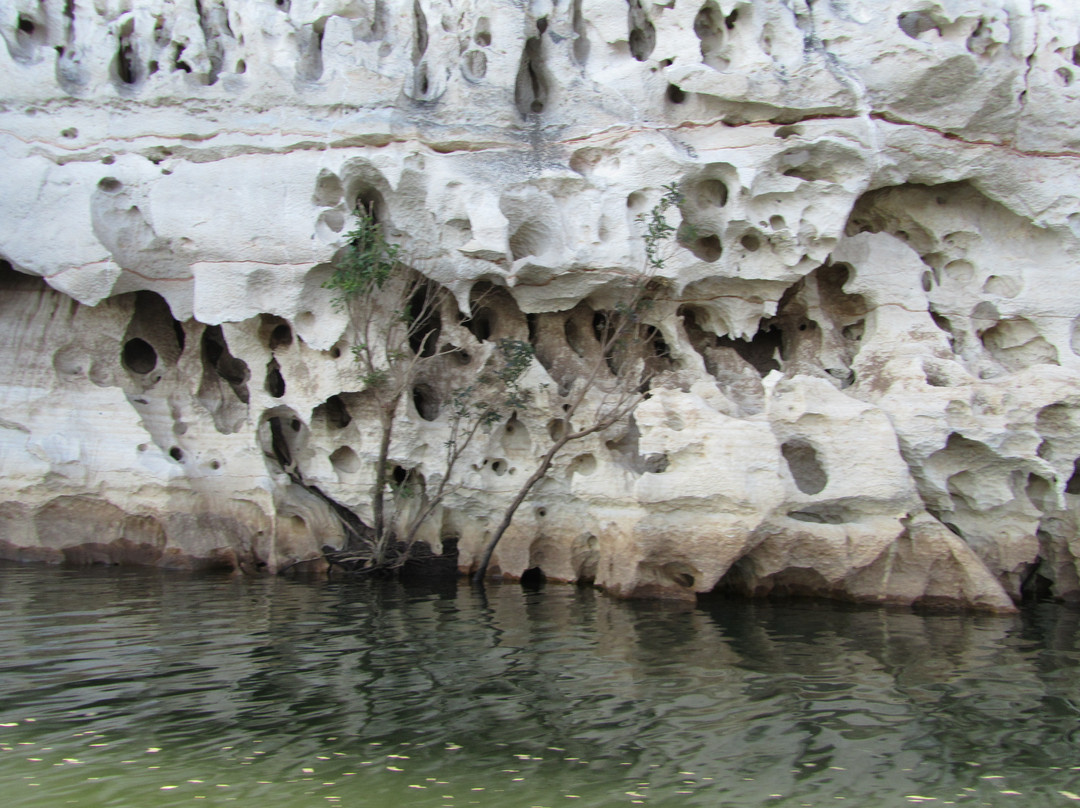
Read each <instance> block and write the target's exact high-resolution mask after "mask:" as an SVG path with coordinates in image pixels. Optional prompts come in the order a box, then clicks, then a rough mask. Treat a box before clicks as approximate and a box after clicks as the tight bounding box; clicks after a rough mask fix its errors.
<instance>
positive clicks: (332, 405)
mask: <svg viewBox="0 0 1080 808" xmlns="http://www.w3.org/2000/svg"><path fill="white" fill-rule="evenodd" d="M320 416H321V417H322V418H324V419H325V420H326V425H327V426H329V427H330V428H331V429H344V428H345V427H347V426H348V425H349V424H350V423H352V415H350V414H349V408H348V407H346V406H345V401H344V400H343V399H342V398H341V396H330V398H328V399H326V401H324V402H323V403H322V404H320V405H319V406H317V407H316V408H315V409H314V410H313V411H312V413H311V418H312V420H315V419H316V418H318V417H320Z"/></svg>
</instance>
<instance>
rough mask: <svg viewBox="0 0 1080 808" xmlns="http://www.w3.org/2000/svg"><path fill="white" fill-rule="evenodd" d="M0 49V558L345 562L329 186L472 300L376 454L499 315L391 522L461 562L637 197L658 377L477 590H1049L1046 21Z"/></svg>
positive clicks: (490, 23)
mask: <svg viewBox="0 0 1080 808" xmlns="http://www.w3.org/2000/svg"><path fill="white" fill-rule="evenodd" d="M0 36H2V37H3V39H4V44H5V46H4V47H0V72H2V74H3V75H4V76H5V77H6V79H7V80H6V82H5V90H4V97H3V100H2V109H0V154H2V160H3V170H2V171H0V207H2V215H0V260H2V261H3V263H2V264H0V285H2V287H3V291H2V294H0V355H2V356H3V361H4V366H5V368H7V372H6V373H5V374H4V378H3V379H2V380H0V469H2V484H0V517H2V519H3V530H2V531H0V539H2V543H0V555H2V556H7V557H13V558H40V559H46V560H61V559H67V560H69V561H79V562H87V561H89V562H93V561H107V562H108V561H117V562H119V561H132V562H135V563H150V564H158V565H164V566H173V565H180V566H193V565H194V566H232V567H242V568H245V569H250V570H256V569H268V570H276V569H281V568H283V567H286V566H288V565H291V564H294V563H295V562H297V561H303V560H306V559H312V558H316V557H318V556H319V555H320V551H319V548H320V547H321V546H322V545H324V544H334V545H339V544H340V543H341V542H342V541H343V537H344V534H343V527H342V523H341V520H340V519H339V518H338V516H337V512H336V511H335V509H334V507H332V506H331V504H329V503H330V502H331V501H332V502H335V503H338V506H339V507H341V508H346V509H348V510H351V511H353V512H354V513H356V514H357V515H358V516H359V517H360V518H361V519H362V520H364V521H367V522H370V520H371V516H372V515H371V505H370V502H371V489H372V486H373V484H374V480H375V476H374V458H376V457H377V452H378V442H379V429H378V422H377V416H376V413H375V411H374V408H373V402H372V397H371V395H370V392H371V391H370V390H368V389H366V388H365V384H364V381H363V380H362V379H361V378H360V376H359V374H358V373H357V369H356V367H355V365H354V363H353V361H352V359H351V350H350V349H351V348H352V347H353V346H354V345H355V344H356V343H357V341H358V339H359V337H358V331H357V324H356V323H355V322H353V321H351V320H350V317H349V315H348V313H347V312H346V311H345V310H342V309H341V307H339V306H335V305H334V300H333V294H332V292H330V291H328V290H327V289H325V288H323V284H324V282H325V281H326V280H327V279H328V278H329V277H330V275H331V273H332V271H333V265H334V261H335V256H339V255H340V251H341V249H342V247H343V246H344V245H345V233H346V232H347V231H348V230H349V228H350V227H351V222H352V210H353V208H354V207H355V206H356V205H357V203H358V202H361V203H363V204H365V205H369V206H371V207H373V209H374V210H375V211H376V213H377V215H378V218H379V220H380V222H381V223H382V225H383V227H384V230H385V232H386V233H387V234H388V237H389V238H390V240H391V241H393V242H394V243H397V244H400V245H401V253H400V257H401V258H402V259H403V260H404V261H405V262H406V263H407V264H408V265H409V266H411V267H412V268H414V269H416V270H418V271H419V272H421V273H423V274H424V275H425V276H426V277H428V278H430V279H432V280H433V281H434V282H436V283H438V284H441V285H442V286H444V287H445V288H446V289H448V290H449V291H450V292H451V293H452V294H453V297H454V299H455V300H456V301H457V308H458V309H460V312H461V317H465V316H471V317H472V320H470V321H467V323H465V324H460V325H449V323H453V322H457V321H458V320H459V319H460V318H455V317H454V316H453V315H454V314H456V313H455V312H447V315H448V316H449V319H447V318H444V323H447V324H448V325H446V328H445V329H444V332H443V334H442V336H441V337H440V339H445V340H446V341H447V344H448V345H450V346H452V347H454V348H457V349H460V351H461V352H462V353H461V355H462V356H465V357H466V359H465V360H464V361H463V362H462V363H460V366H459V367H456V368H450V367H446V368H443V370H442V371H441V372H440V374H439V376H438V378H437V379H431V380H429V381H428V382H427V383H426V384H425V386H424V387H423V388H422V389H417V390H416V391H414V395H412V396H410V397H408V399H409V400H407V401H403V403H402V405H401V408H400V410H399V412H398V413H397V422H396V427H395V436H394V438H395V439H394V441H393V444H392V446H391V452H390V456H391V460H392V462H393V464H394V465H395V467H396V469H398V470H400V473H401V474H402V475H406V476H409V475H411V476H410V477H409V478H410V479H414V480H427V481H429V482H430V481H431V480H433V479H436V478H437V477H438V475H439V474H440V470H441V465H440V463H441V458H442V452H443V445H444V443H445V441H446V439H447V435H448V430H449V424H450V421H449V419H450V408H449V406H448V401H449V398H450V397H451V396H452V394H453V391H454V390H455V389H460V387H461V386H462V385H465V384H468V382H469V379H470V378H471V377H472V376H473V375H475V373H476V372H477V371H478V368H479V366H480V363H481V361H482V359H483V357H485V356H487V355H488V354H490V352H491V350H492V345H493V342H494V340H496V339H498V338H501V337H514V338H518V339H527V340H530V341H532V342H533V343H534V345H535V346H536V349H537V355H536V359H535V360H534V361H533V364H532V366H531V368H530V369H529V371H528V374H527V377H526V378H527V381H528V384H529V385H530V386H531V389H535V390H537V391H539V392H538V394H537V395H536V396H534V397H533V399H532V401H531V403H530V404H529V406H528V407H525V408H522V409H520V411H518V412H517V413H516V414H515V416H514V418H513V419H511V420H509V421H504V422H503V423H502V424H501V425H499V426H497V427H495V428H494V429H493V430H492V431H491V432H490V433H489V434H487V433H486V434H484V436H483V439H482V440H481V441H478V442H477V443H476V444H475V445H473V446H471V447H470V450H469V454H468V457H467V458H465V462H464V464H463V468H464V469H465V471H464V473H463V474H462V475H461V479H460V480H458V481H457V482H456V483H455V485H454V487H453V490H452V492H451V493H450V495H449V496H448V497H447V498H446V499H445V501H444V502H443V503H442V504H441V506H440V507H439V508H438V509H437V510H436V512H435V514H434V515H433V517H432V518H431V519H430V520H428V522H427V523H426V524H425V526H424V529H423V531H422V534H421V538H423V539H424V540H425V541H426V542H427V543H428V544H429V545H430V546H431V547H433V548H434V549H435V550H438V549H440V548H441V547H443V546H444V545H445V546H446V547H449V546H451V544H454V545H455V546H456V547H457V550H458V552H459V565H460V566H461V567H462V568H464V569H468V568H470V567H471V566H472V565H474V564H475V562H476V558H477V555H478V554H479V552H480V549H481V547H482V545H483V543H484V542H485V539H486V536H487V535H488V534H489V533H490V531H491V530H492V529H493V525H494V523H495V522H497V520H498V518H499V516H500V515H501V513H502V510H503V508H505V506H506V504H507V502H508V501H509V499H510V498H511V497H512V496H513V494H514V493H515V491H516V490H517V488H518V487H519V485H520V482H521V481H522V480H523V479H524V478H525V477H527V476H528V475H529V474H530V473H531V471H532V470H533V468H534V467H535V465H536V462H537V459H538V457H539V456H540V455H541V454H542V453H543V451H544V450H545V449H546V447H547V446H548V445H549V443H550V433H549V421H551V419H552V417H553V416H554V415H557V414H558V412H559V408H560V406H561V404H560V402H561V400H562V399H561V398H560V396H561V395H562V394H563V393H565V392H566V389H567V387H568V385H569V386H572V385H573V383H574V379H575V373H576V371H575V368H579V367H580V363H581V361H587V360H588V358H589V356H590V355H591V354H590V351H595V350H596V339H595V337H592V336H591V328H590V323H592V322H594V321H595V314H594V312H596V311H601V310H604V309H605V308H610V306H611V301H612V299H613V295H614V294H616V293H617V291H618V290H619V289H620V288H625V286H626V285H627V283H632V282H633V279H634V278H635V277H640V275H641V273H642V272H644V271H645V270H646V269H647V267H648V263H647V261H646V258H645V250H644V242H643V240H642V231H641V228H640V226H639V224H638V222H637V220H636V217H637V216H638V215H639V214H642V213H646V212H648V211H649V210H650V209H652V207H653V206H654V205H655V204H656V203H657V201H658V200H659V199H660V196H661V193H662V187H663V186H664V185H667V184H670V183H672V182H676V183H678V186H679V189H680V191H681V193H682V195H683V201H682V203H681V205H680V208H679V212H678V215H677V216H676V217H675V218H676V219H678V220H680V221H676V222H675V224H676V225H678V227H679V242H678V247H677V248H675V249H673V250H671V251H670V252H671V254H670V255H668V256H666V257H665V261H664V267H663V269H662V270H661V271H660V276H661V277H660V278H659V280H660V281H662V284H661V286H662V289H663V294H662V295H660V296H659V298H658V299H657V300H656V301H655V303H654V305H653V306H652V307H651V308H650V309H648V311H647V312H646V314H645V316H646V318H647V320H648V322H649V323H650V324H651V325H652V326H653V328H654V332H653V333H654V334H655V340H654V347H655V352H656V356H657V358H658V360H662V362H661V364H662V372H661V373H660V375H658V376H656V377H655V379H654V380H653V381H652V383H651V387H650V391H649V397H648V399H647V400H646V401H644V402H643V403H642V404H641V405H640V406H639V407H638V408H637V410H636V411H635V412H634V414H633V416H632V417H631V418H629V419H627V420H624V421H622V422H620V423H619V424H617V425H616V426H615V427H613V428H611V429H609V430H606V431H605V432H603V433H600V434H597V435H593V436H590V437H589V438H587V439H585V440H583V441H581V442H579V443H575V444H572V445H571V446H569V447H568V448H567V450H566V451H565V452H564V453H562V454H561V455H560V456H559V457H558V458H557V460H556V463H555V465H554V467H553V469H552V471H551V472H550V474H549V475H548V476H547V477H546V478H545V479H544V480H543V481H542V482H541V483H540V485H539V486H538V487H537V489H536V490H535V491H534V492H533V494H532V495H531V497H530V498H529V500H528V501H527V504H526V507H524V508H523V509H522V510H521V511H520V512H519V514H518V517H517V518H516V519H515V521H514V523H513V525H512V527H511V530H510V531H509V533H508V534H507V536H506V538H505V539H504V540H503V542H502V543H501V544H500V545H499V548H498V550H497V556H496V563H497V566H498V569H499V570H501V572H502V573H503V574H507V575H513V576H517V575H521V574H522V573H524V572H525V571H526V570H527V569H532V568H537V567H539V568H540V569H542V570H543V572H544V573H545V574H546V575H547V576H548V577H553V578H560V579H566V580H593V581H595V582H596V583H597V584H599V585H601V586H604V587H606V588H607V589H609V590H610V591H613V592H616V593H620V594H626V595H649V594H656V595H665V596H688V595H691V594H692V593H694V592H706V591H710V590H713V589H720V590H724V591H735V592H743V593H751V594H767V593H770V592H772V593H810V594H825V595H829V596H834V597H842V598H850V599H856V600H861V601H870V602H890V603H892V602H895V603H915V602H930V603H947V604H954V605H964V606H975V607H980V608H986V609H996V610H1008V609H1011V608H1012V607H1013V603H1014V602H1018V601H1019V600H1020V599H1021V598H1022V597H1023V596H1025V595H1028V594H1037V593H1049V594H1052V595H1054V596H1057V597H1061V598H1066V599H1077V598H1080V579H1078V570H1077V555H1078V554H1080V539H1077V529H1076V521H1077V513H1078V503H1080V474H1078V473H1077V466H1076V464H1077V458H1078V457H1080V429H1078V427H1080V287H1077V286H1076V284H1073V283H1071V281H1070V280H1069V278H1070V277H1072V275H1073V273H1075V272H1076V262H1077V250H1078V246H1080V245H1078V234H1080V186H1078V182H1077V179H1076V177H1077V168H1078V164H1080V151H1078V148H1080V143H1078V139H1080V135H1078V134H1077V133H1078V132H1080V127H1078V126H1077V122H1078V117H1080V116H1078V114H1077V110H1078V109H1080V89H1078V90H1073V89H1072V84H1073V80H1074V77H1075V76H1077V75H1078V74H1080V67H1078V65H1080V10H1077V9H1076V8H1075V6H1074V4H1071V3H1067V2H1064V1H1063V0H1062V2H1042V3H1039V4H1037V5H1035V6H1031V5H1028V4H1017V3H1012V2H993V1H992V0H957V1H956V2H952V1H951V0H950V1H949V2H944V1H942V2H934V1H933V0H924V1H923V2H918V3H915V2H907V0H905V1H904V2H891V1H889V0H874V1H873V2H871V0H861V1H860V0H848V2H844V3H810V2H807V1H806V0H794V1H793V2H790V3H786V4H781V3H770V2H764V1H763V0H758V1H757V2H748V1H747V0H739V1H737V2H731V0H706V1H705V2H704V3H698V2H693V3H685V4H684V2H683V0H679V2H675V3H668V4H660V3H651V2H647V0H632V2H630V3H627V2H624V0H572V2H570V3H569V4H552V3H547V2H543V0H540V2H534V3H531V4H528V5H527V8H526V9H524V10H523V8H522V7H521V5H520V4H517V3H510V2H505V1H503V2H499V1H498V0H490V1H489V2H480V1H477V2H457V3H454V4H451V3H450V2H439V0H414V2H412V3H408V2H403V0H393V1H392V2H369V1H367V0H303V1H301V0H291V2H290V0H276V2H254V0H250V1H249V2H239V1H237V0H231V1H230V2H224V0H201V2H196V0H176V1H175V2H172V0H148V1H147V2H140V3H137V4H132V3H125V2H116V0H101V1H100V2H95V3H89V2H83V0H75V2H60V1H59V0H42V2H38V1H37V0H33V1H32V2H31V0H3V2H0ZM1077 86H1078V88H1080V84H1078V85H1077ZM479 289H487V290H489V291H488V292H487V293H486V294H485V295H483V296H482V298H481V299H482V300H483V311H475V310H474V308H475V307H474V306H473V303H474V302H475V301H476V300H477V299H478V298H477V290H479ZM481 322H482V323H483V325H482V327H481V326H479V325H478V323H481ZM469 323H471V325H469ZM470 357H471V358H470ZM297 479H302V480H303V481H304V485H299V484H297V482H296V480H297ZM399 500H400V501H399V502H398V518H400V519H404V518H407V516H408V515H409V513H410V509H415V507H416V504H415V502H409V501H407V500H403V499H400V498H399Z"/></svg>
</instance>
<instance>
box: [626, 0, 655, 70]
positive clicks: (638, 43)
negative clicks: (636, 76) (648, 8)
mask: <svg viewBox="0 0 1080 808" xmlns="http://www.w3.org/2000/svg"><path fill="white" fill-rule="evenodd" d="M629 5H630V8H629V11H628V16H627V22H628V25H629V28H630V36H629V40H630V54H631V55H632V56H633V57H634V58H635V59H637V60H638V61H639V62H644V61H645V60H646V59H648V58H649V55H650V54H651V53H652V52H653V48H655V47H656V27H655V26H654V25H653V24H652V21H651V20H649V17H648V15H647V14H646V13H645V9H644V7H643V6H642V5H641V0H629Z"/></svg>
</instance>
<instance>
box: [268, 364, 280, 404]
mask: <svg viewBox="0 0 1080 808" xmlns="http://www.w3.org/2000/svg"><path fill="white" fill-rule="evenodd" d="M266 392H267V393H269V394H270V395H271V396H273V397H274V398H281V397H282V396H283V395H285V377H284V376H282V375H281V366H280V365H278V361H277V359H271V360H270V361H269V362H267V363H266Z"/></svg>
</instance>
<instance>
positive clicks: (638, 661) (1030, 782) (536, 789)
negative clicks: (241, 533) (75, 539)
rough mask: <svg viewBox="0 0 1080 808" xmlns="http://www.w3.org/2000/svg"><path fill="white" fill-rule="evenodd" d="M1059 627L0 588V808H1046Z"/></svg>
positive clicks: (1061, 683)
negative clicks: (202, 806) (200, 807)
mask: <svg viewBox="0 0 1080 808" xmlns="http://www.w3.org/2000/svg"><path fill="white" fill-rule="evenodd" d="M1077 628H1078V613H1077V612H1076V611H1074V610H1071V609H1067V608H1065V607H1061V606H1054V605H1044V606H1039V607H1037V608H1035V609H1033V610H1031V611H1029V612H1026V613H1025V614H1024V615H1022V616H1018V617H986V616H971V615H921V614H913V613H910V612H906V611H885V610H878V609H853V608H847V607H842V606H832V605H826V604H785V605H780V604H748V603H735V602H730V601H720V602H713V603H708V604H703V605H701V606H699V607H694V606H692V605H682V604H679V605H675V604H662V603H627V602H621V601H616V600H613V599H610V598H607V597H605V596H604V595H602V594H601V593H599V592H596V591H593V590H588V589H577V588H573V587H566V586H554V585H549V586H546V587H543V588H542V589H541V590H529V589H523V588H522V587H520V586H517V585H508V584H507V585H499V586H489V587H488V588H487V590H486V592H481V591H479V590H476V589H473V588H471V587H469V586H468V585H467V584H464V583H463V584H460V585H459V584H454V583H451V584H448V585H438V586H431V585H429V586H409V587H406V586H402V585H400V584H397V583H388V582H360V583H326V582H306V583H298V582H289V581H283V580H275V579H260V580H250V579H234V578H227V577H213V576H188V575H181V574H172V573H162V572H155V571H117V570H79V571H69V570H62V569H51V568H41V567H21V566H14V565H6V566H2V567H0V682H2V684H3V687H2V689H0V789H2V793H3V804H4V805H6V806H8V807H9V808H23V807H24V806H35V808H37V807H38V806H57V805H66V804H70V805H79V806H139V808H153V807H155V806H177V805H192V804H198V803H199V802H200V801H204V802H206V803H212V804H224V803H236V804H238V805H243V806H257V808H277V807H278V806H281V807H282V808H284V806H289V808H296V807H297V806H338V805H341V806H361V805H362V806H364V807H365V808H381V807H382V806H394V808H401V807H402V806H409V808H412V806H416V807H417V808H428V806H431V808H435V807H436V806H468V805H477V806H499V807H500V808H517V806H521V807H522V808H528V807H529V806H575V805H576V806H585V805H589V806H609V805H653V806H657V805H670V806H676V805H678V806H709V808H715V807H716V806H739V807H740V808H741V807H742V806H772V805H778V806H823V805H843V804H847V805H851V806H895V805H912V804H924V803H925V804H929V805H950V804H956V805H972V806H982V805H990V806H1023V807H1024V808H1030V807H1031V806H1062V805H1070V804H1074V803H1076V802H1080V750H1078V743H1080V722H1078V719H1080V709H1078V706H1077V704H1078V699H1080V674H1078V662H1080V650H1078V644H1077V639H1076V638H1077Z"/></svg>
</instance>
